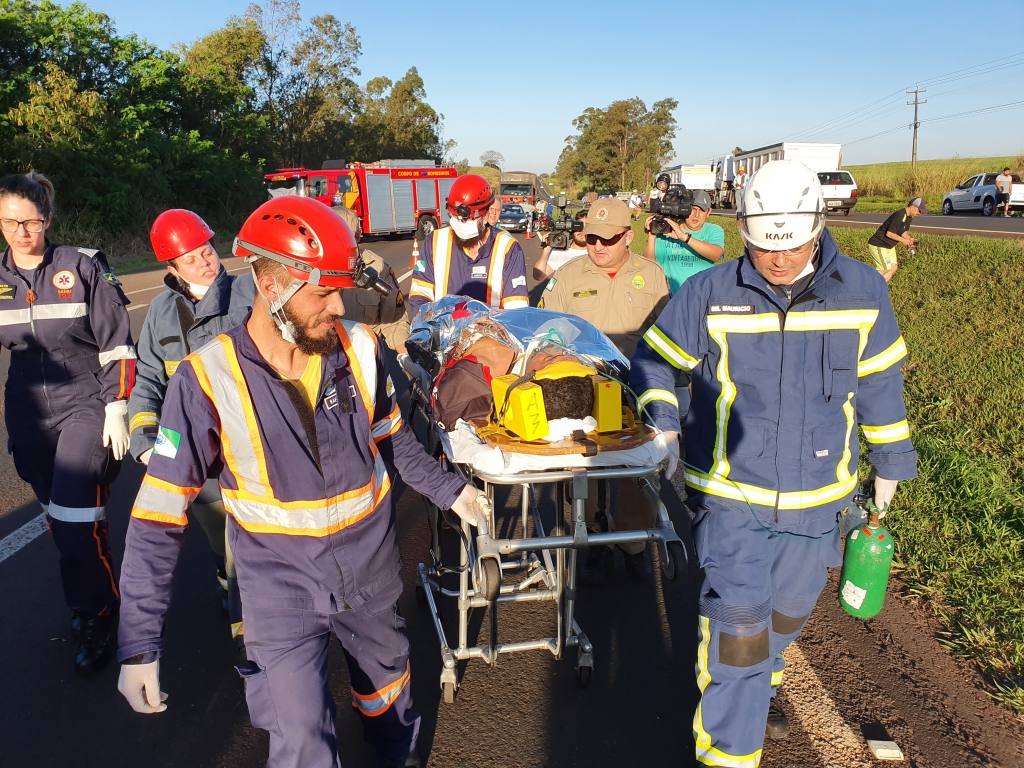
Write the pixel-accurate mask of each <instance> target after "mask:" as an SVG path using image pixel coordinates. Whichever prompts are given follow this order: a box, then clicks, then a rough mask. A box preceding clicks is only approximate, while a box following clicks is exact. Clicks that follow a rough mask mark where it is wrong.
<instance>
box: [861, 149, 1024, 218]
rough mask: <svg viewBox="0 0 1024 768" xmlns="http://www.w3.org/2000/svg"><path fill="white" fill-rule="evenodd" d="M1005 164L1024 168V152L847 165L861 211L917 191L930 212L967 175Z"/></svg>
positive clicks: (903, 200) (891, 205) (896, 203)
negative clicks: (914, 167) (912, 165)
mask: <svg viewBox="0 0 1024 768" xmlns="http://www.w3.org/2000/svg"><path fill="white" fill-rule="evenodd" d="M1006 166H1009V167H1010V168H1012V169H1013V172H1014V173H1021V172H1024V156H1018V157H965V158H954V159H950V160H919V161H918V163H917V170H916V171H912V170H911V168H910V163H909V162H906V163H875V164H872V165H847V166H843V167H844V169H845V170H847V171H850V173H852V174H853V178H854V179H856V181H857V189H858V191H859V192H860V200H859V201H858V202H857V209H856V210H858V211H864V212H867V211H892V210H895V209H896V208H899V207H900V206H902V205H906V204H907V201H908V200H910V198H912V197H914V196H915V195H921V196H922V197H924V199H925V202H926V203H927V204H928V209H929V212H930V213H939V212H941V211H942V199H943V197H944V196H945V194H946V193H947V192H949V191H950V190H951V189H953V187H955V186H956V185H957V184H959V183H960V182H961V181H963V180H964V179H966V178H968V177H970V176H973V175H974V174H976V173H983V172H999V171H1001V170H1002V169H1003V168H1005V167H1006Z"/></svg>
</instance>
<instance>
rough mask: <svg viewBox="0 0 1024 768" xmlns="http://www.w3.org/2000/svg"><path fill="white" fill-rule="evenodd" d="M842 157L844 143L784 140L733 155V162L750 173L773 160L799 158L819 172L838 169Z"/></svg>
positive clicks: (755, 171)
mask: <svg viewBox="0 0 1024 768" xmlns="http://www.w3.org/2000/svg"><path fill="white" fill-rule="evenodd" d="M842 159H843V145H842V144H818V143H814V142H807V141H782V142H779V143H778V144H769V145H768V146H767V147H759V148H758V149H751V150H749V151H747V152H739V153H737V154H735V155H733V162H734V163H735V164H736V165H737V166H740V165H742V166H743V167H744V168H746V169H747V174H749V175H753V174H755V173H757V169H758V168H760V167H761V166H762V165H764V164H765V163H767V162H770V161H772V160H799V161H800V162H801V163H803V164H804V165H806V166H807V167H808V168H810V169H811V170H812V171H814V172H815V173H817V172H819V171H835V170H838V169H839V167H840V166H841V165H842Z"/></svg>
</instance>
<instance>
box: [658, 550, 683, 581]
mask: <svg viewBox="0 0 1024 768" xmlns="http://www.w3.org/2000/svg"><path fill="white" fill-rule="evenodd" d="M665 549H666V552H667V555H666V557H665V562H663V563H662V564H661V568H662V570H663V571H664V572H665V577H666V578H667V579H668V580H669V581H676V580H677V579H678V578H679V576H680V575H681V574H682V573H683V571H685V570H686V566H687V563H688V562H689V558H687V556H686V550H685V549H684V548H683V545H682V544H681V543H680V542H678V541H670V542H669V543H668V546H666V548H665Z"/></svg>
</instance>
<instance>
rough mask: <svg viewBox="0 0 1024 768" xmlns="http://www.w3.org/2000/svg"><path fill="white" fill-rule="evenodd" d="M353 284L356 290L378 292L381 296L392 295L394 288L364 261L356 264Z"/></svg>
mask: <svg viewBox="0 0 1024 768" xmlns="http://www.w3.org/2000/svg"><path fill="white" fill-rule="evenodd" d="M352 282H353V283H355V285H356V288H365V289H367V290H371V291H376V292H377V293H379V294H380V295H381V296H389V295H391V291H392V290H394V287H393V286H392V285H391V283H390V282H388V281H387V280H385V279H384V278H383V277H381V274H380V273H379V272H378V271H377V270H376V269H374V268H373V267H371V266H370V265H369V264H367V263H366V262H365V261H363V260H362V259H360V260H359V263H358V264H356V271H355V274H353V275H352Z"/></svg>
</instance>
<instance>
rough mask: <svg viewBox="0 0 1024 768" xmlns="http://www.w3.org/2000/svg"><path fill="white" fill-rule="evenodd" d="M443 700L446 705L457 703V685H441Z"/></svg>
mask: <svg viewBox="0 0 1024 768" xmlns="http://www.w3.org/2000/svg"><path fill="white" fill-rule="evenodd" d="M441 699H442V700H443V701H444V703H445V704H454V703H455V683H447V682H445V683H441Z"/></svg>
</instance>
